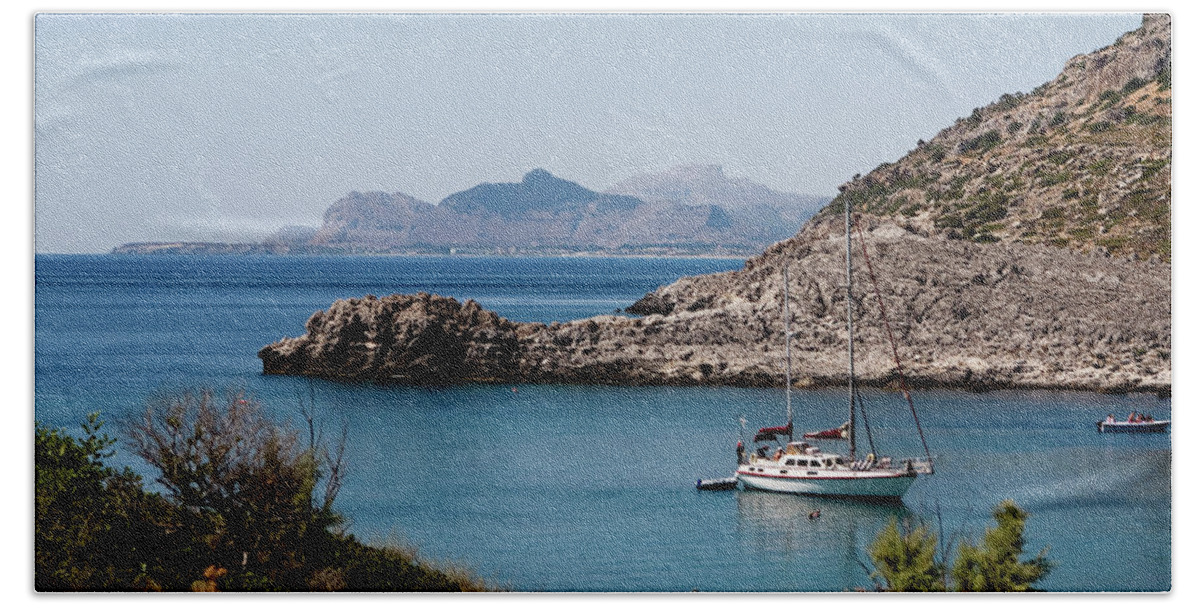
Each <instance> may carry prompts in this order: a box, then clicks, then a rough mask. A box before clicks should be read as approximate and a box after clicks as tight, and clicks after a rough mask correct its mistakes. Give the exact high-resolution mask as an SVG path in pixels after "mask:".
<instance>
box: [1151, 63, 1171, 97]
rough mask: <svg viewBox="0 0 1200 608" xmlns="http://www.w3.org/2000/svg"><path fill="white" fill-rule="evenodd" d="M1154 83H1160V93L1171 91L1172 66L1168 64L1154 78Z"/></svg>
mask: <svg viewBox="0 0 1200 608" xmlns="http://www.w3.org/2000/svg"><path fill="white" fill-rule="evenodd" d="M1154 81H1155V82H1157V83H1158V90H1159V92H1162V91H1169V90H1171V65H1170V64H1167V65H1166V66H1165V67H1164V68H1163V69H1161V70H1159V71H1158V75H1157V76H1155V77H1154Z"/></svg>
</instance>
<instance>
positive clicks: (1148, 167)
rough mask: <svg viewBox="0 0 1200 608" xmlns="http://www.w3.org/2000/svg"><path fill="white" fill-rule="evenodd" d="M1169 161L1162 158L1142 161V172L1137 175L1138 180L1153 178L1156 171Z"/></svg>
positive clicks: (1160, 169)
mask: <svg viewBox="0 0 1200 608" xmlns="http://www.w3.org/2000/svg"><path fill="white" fill-rule="evenodd" d="M1170 162H1171V161H1170V160H1169V159H1165V158H1163V159H1158V160H1148V161H1146V162H1144V163H1142V174H1141V176H1139V177H1138V180H1139V181H1140V180H1148V179H1151V178H1153V177H1154V176H1155V175H1158V172H1159V171H1162V170H1163V168H1164V167H1166V166H1167V165H1168V164H1169V163H1170Z"/></svg>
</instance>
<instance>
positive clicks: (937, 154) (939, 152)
mask: <svg viewBox="0 0 1200 608" xmlns="http://www.w3.org/2000/svg"><path fill="white" fill-rule="evenodd" d="M944 158H946V146H943V145H942V144H933V145H932V146H929V159H930V160H932V161H933V162H935V163H940V162H942V160H943V159H944Z"/></svg>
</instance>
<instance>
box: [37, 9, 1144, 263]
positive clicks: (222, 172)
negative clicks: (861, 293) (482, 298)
mask: <svg viewBox="0 0 1200 608" xmlns="http://www.w3.org/2000/svg"><path fill="white" fill-rule="evenodd" d="M1140 19H1141V17H1140V15H1137V14H1129V13H1124V14H1121V13H1059V14H991V15H986V14H971V15H962V14H945V13H941V14H911V13H910V14H867V13H855V14H740V15H739V14H727V13H726V14H624V15H611V14H610V15H603V14H576V15H561V14H560V15H552V14H509V15H496V14H454V13H441V14H407V15H382V14H341V15H330V14H325V15H311V14H207V15H206V14H187V15H182V14H174V15H163V14H138V15H131V14H41V15H38V16H37V17H36V18H35V19H34V107H33V118H34V170H35V172H34V245H35V250H36V251H37V252H38V253H101V252H106V251H109V250H111V249H112V248H113V247H115V246H117V245H120V244H122V243H126V242H133V241H175V240H223V241H235V240H252V239H258V238H261V237H263V236H266V235H267V234H269V233H271V232H273V231H274V230H276V229H278V228H280V227H282V226H286V225H307V226H314V227H315V226H318V225H320V222H321V217H322V214H323V212H324V211H325V209H326V208H328V207H329V206H330V205H331V204H332V203H333V202H335V201H336V200H337V199H339V198H341V197H342V196H344V195H346V194H347V193H349V192H351V191H355V190H357V191H370V190H381V191H385V192H402V193H405V194H408V195H411V196H415V197H417V198H419V199H422V200H425V201H429V202H437V201H439V200H441V199H442V198H444V197H446V196H448V195H450V194H452V193H454V192H456V191H460V190H464V189H466V188H470V187H472V186H474V185H476V184H479V183H482V182H505V181H518V180H520V178H521V176H522V175H523V174H524V173H526V172H528V171H529V170H531V169H533V168H537V167H541V168H544V169H547V170H549V171H550V172H551V173H554V174H555V175H558V176H560V177H563V178H566V179H570V180H573V181H576V182H579V183H580V184H582V185H584V186H586V187H588V188H591V189H594V190H603V189H605V188H607V187H609V186H611V185H613V184H615V183H617V182H619V181H621V180H623V179H625V178H627V177H629V176H631V175H633V174H635V173H641V172H647V171H661V170H664V169H668V168H670V167H673V166H676V165H680V164H691V163H703V164H719V165H722V166H723V167H724V168H725V171H726V173H727V174H729V175H730V176H733V177H744V178H749V179H751V180H754V181H756V182H759V183H762V184H765V185H767V186H770V187H772V188H775V189H777V190H783V191H788V192H796V193H804V194H819V195H830V196H832V195H833V194H835V193H836V192H837V186H838V185H839V184H842V183H844V182H846V181H848V180H849V179H850V177H851V176H852V175H854V174H855V173H865V172H867V171H869V170H870V169H872V168H874V167H875V166H877V165H878V164H880V163H882V162H889V161H894V160H896V159H897V158H899V157H901V156H903V155H904V154H905V153H907V152H908V151H909V150H911V149H913V148H914V147H915V145H916V142H917V140H918V139H929V138H931V137H933V136H934V135H936V134H937V132H938V131H940V130H941V129H942V128H945V127H947V126H949V125H950V124H951V123H953V121H954V120H955V119H956V118H958V117H962V116H966V115H968V114H970V113H971V110H972V109H973V108H975V107H979V106H983V105H986V104H988V103H990V102H992V101H995V100H996V99H997V98H998V97H999V96H1000V95H1001V94H1003V93H1013V92H1017V91H1022V92H1028V91H1029V90H1031V89H1033V88H1034V87H1035V86H1037V85H1039V84H1041V83H1043V82H1045V81H1048V80H1050V79H1051V78H1053V77H1054V76H1055V75H1057V74H1058V72H1059V71H1060V70H1061V69H1062V67H1063V66H1064V65H1065V64H1066V62H1067V60H1068V59H1069V58H1070V57H1072V56H1074V55H1077V54H1080V53H1087V52H1090V51H1093V50H1095V49H1098V48H1100V47H1103V46H1106V45H1108V44H1111V43H1112V42H1113V41H1114V40H1116V38H1117V37H1118V36H1119V35H1120V34H1122V33H1124V32H1126V31H1129V30H1132V29H1135V28H1136V27H1137V26H1138V24H1139V23H1140Z"/></svg>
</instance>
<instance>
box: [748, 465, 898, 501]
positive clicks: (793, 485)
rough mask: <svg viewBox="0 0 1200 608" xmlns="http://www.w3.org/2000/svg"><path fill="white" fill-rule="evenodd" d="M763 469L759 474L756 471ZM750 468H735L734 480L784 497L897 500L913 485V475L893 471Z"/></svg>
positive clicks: (751, 487) (749, 487) (754, 488)
mask: <svg viewBox="0 0 1200 608" xmlns="http://www.w3.org/2000/svg"><path fill="white" fill-rule="evenodd" d="M760 468H761V469H763V470H762V471H761V472H760V471H759V469H760ZM783 471H784V470H781V469H773V468H766V467H759V466H752V465H742V466H740V467H738V472H737V478H738V480H739V481H741V482H742V485H743V486H744V487H746V488H747V489H753V490H764V491H767V492H783V493H787V494H816V495H821V496H862V497H876V498H899V497H901V496H904V493H905V492H907V491H908V487H909V486H911V485H912V483H913V482H914V481H916V479H917V476H916V474H915V473H908V472H906V471H903V470H897V469H884V470H872V471H854V470H838V469H835V470H824V471H817V472H815V473H812V472H806V471H803V470H797V469H795V468H794V467H793V468H792V469H791V470H787V471H786V472H783Z"/></svg>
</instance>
